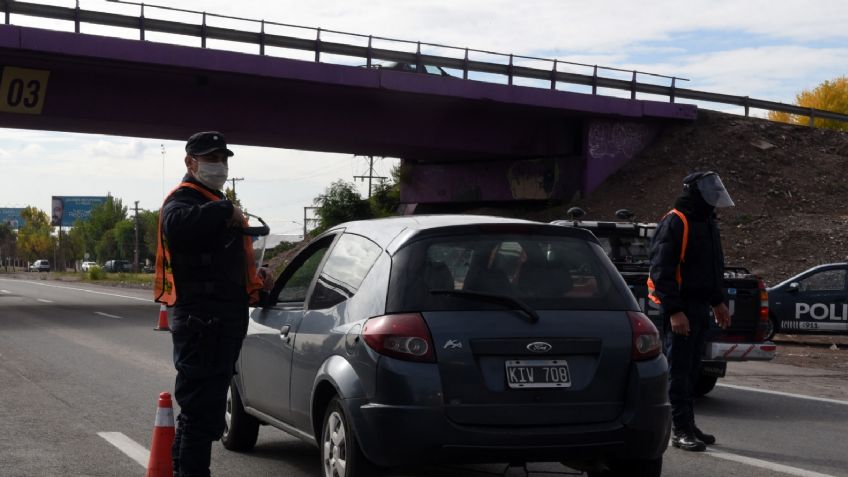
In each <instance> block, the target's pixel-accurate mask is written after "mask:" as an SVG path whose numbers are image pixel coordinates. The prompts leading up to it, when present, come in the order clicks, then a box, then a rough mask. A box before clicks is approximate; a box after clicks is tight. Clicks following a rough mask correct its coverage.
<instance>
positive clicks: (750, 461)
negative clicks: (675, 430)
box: [704, 450, 834, 477]
mask: <svg viewBox="0 0 848 477" xmlns="http://www.w3.org/2000/svg"><path fill="white" fill-rule="evenodd" d="M704 454H707V455H709V456H712V457H717V458H719V459H724V460H729V461H732V462H739V463H740V464H745V465H750V466H752V467H759V468H761V469H766V470H772V471H774V472H780V473H783V474H788V475H797V476H798V477H834V476H833V475H830V474H822V473H819V472H813V471H812V470H805V469H799V468H797V467H790V466H788V465H783V464H777V463H774V462H769V461H767V460H760V459H754V458H752V457H745V456H742V455H736V454H731V453H729V452H724V451H718V450H707V451H706V452H704Z"/></svg>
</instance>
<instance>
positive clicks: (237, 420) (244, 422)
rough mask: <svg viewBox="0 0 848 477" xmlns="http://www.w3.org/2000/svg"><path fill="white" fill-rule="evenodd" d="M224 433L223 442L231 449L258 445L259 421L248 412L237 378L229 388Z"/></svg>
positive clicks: (245, 448)
mask: <svg viewBox="0 0 848 477" xmlns="http://www.w3.org/2000/svg"><path fill="white" fill-rule="evenodd" d="M224 422H225V426H224V435H223V436H221V443H222V444H224V447H225V448H227V449H229V450H231V451H249V450H251V449H253V446H255V445H256V438H257V437H258V436H259V421H258V420H257V419H256V418H255V417H253V416H251V415H250V414H248V413H246V412H245V410H244V404H243V403H242V402H241V395H240V394H239V392H238V387H236V381H235V378H233V380H232V381H230V388H229V389H228V390H227V410H226V412H225V414H224Z"/></svg>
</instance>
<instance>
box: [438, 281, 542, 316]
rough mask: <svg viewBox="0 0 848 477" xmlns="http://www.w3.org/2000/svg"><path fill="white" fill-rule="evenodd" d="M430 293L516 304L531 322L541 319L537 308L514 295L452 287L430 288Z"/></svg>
mask: <svg viewBox="0 0 848 477" xmlns="http://www.w3.org/2000/svg"><path fill="white" fill-rule="evenodd" d="M430 294H432V295H448V296H464V297H468V298H478V299H480V300H485V301H491V302H495V303H499V304H502V305H515V306H517V307H518V308H521V311H523V312H524V313H526V314H527V317H528V318H529V319H530V323H536V322H538V321H539V314H538V313H536V310H534V309H532V308H530V306H529V305H528V304H527V303H524V301H523V300H520V299H518V298H516V297H514V296H508V295H493V294H491V293H480V292H475V291H468V290H450V289H443V290H442V289H440V290H430Z"/></svg>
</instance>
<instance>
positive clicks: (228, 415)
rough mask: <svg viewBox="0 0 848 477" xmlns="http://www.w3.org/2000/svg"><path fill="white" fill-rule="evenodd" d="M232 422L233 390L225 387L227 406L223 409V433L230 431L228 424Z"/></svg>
mask: <svg viewBox="0 0 848 477" xmlns="http://www.w3.org/2000/svg"><path fill="white" fill-rule="evenodd" d="M232 423H233V390H232V389H231V388H227V407H226V409H225V410H224V435H227V434H229V433H230V426H231V425H232Z"/></svg>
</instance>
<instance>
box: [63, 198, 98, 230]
mask: <svg viewBox="0 0 848 477" xmlns="http://www.w3.org/2000/svg"><path fill="white" fill-rule="evenodd" d="M107 198H108V197H106V196H102V197H96V196H95V197H90V196H86V197H82V196H56V195H54V196H53V200H52V202H51V204H50V210H51V211H52V214H51V220H50V225H53V226H62V227H71V226H73V225H74V222H76V221H77V220H81V219H82V220H85V219H87V218H88V217H89V216H91V211H92V209H94V208H95V207H97V206H99V205H100V204H102V203H104V202H106V199H107Z"/></svg>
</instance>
